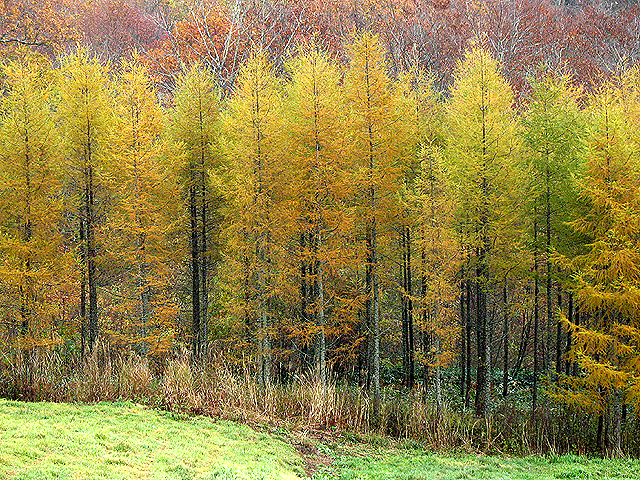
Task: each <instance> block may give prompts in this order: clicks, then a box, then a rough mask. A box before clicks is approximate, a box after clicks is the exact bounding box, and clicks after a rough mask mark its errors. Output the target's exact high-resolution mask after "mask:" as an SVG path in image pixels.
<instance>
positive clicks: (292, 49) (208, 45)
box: [0, 0, 640, 478]
mask: <svg viewBox="0 0 640 480" xmlns="http://www.w3.org/2000/svg"><path fill="white" fill-rule="evenodd" d="M0 54H1V55H2V64H1V73H0V81H1V84H2V87H1V88H2V95H1V98H0V252H1V254H0V396H2V397H4V398H8V399H13V400H29V401H57V402H87V403H95V402H100V401H114V400H123V399H125V400H132V401H136V402H140V403H143V404H148V405H152V406H160V407H162V408H164V409H168V410H171V411H175V412H179V413H190V414H199V415H208V416H212V417H215V418H226V419H230V420H240V421H244V422H248V423H252V422H257V423H260V422H261V423H267V424H271V425H276V426H282V425H285V426H291V425H295V426H296V428H299V427H304V428H308V429H312V430H318V431H336V430H338V431H344V430H350V431H355V432H357V433H358V434H363V435H364V434H367V435H371V434H380V435H387V436H391V437H394V438H404V439H411V440H415V441H420V442H424V444H426V445H429V446H430V447H432V448H435V449H446V448H453V447H456V448H463V449H467V450H472V451H484V452H499V453H513V454H524V453H548V452H552V453H578V454H580V453H599V454H602V455H606V456H609V457H621V456H637V455H639V454H640V438H638V436H637V432H638V428H640V66H638V65H637V62H638V60H640V9H639V8H638V7H637V6H636V4H635V3H633V2H631V3H629V4H626V3H619V2H616V3H611V4H609V3H606V2H605V3H586V4H577V3H576V4H574V3H572V2H552V1H549V0H483V1H474V2H472V1H466V0H459V1H451V2H449V1H447V0H428V1H420V0H387V1H382V2H380V1H378V2H374V1H368V0H314V1H309V2H294V1H289V0H179V1H169V0H164V1H162V0H156V1H152V0H146V1H143V0H96V1H84V0H47V1H29V0H9V1H5V2H3V3H2V4H1V5H0ZM216 478H217V477H216Z"/></svg>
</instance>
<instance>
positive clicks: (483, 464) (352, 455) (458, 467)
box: [314, 447, 640, 480]
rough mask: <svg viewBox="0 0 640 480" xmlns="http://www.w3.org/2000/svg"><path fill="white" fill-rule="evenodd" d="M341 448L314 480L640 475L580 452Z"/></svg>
mask: <svg viewBox="0 0 640 480" xmlns="http://www.w3.org/2000/svg"><path fill="white" fill-rule="evenodd" d="M368 450H369V451H363V450H362V449H359V448H358V447H356V448H355V449H352V450H350V451H349V450H347V451H341V452H340V451H338V453H335V454H333V456H334V458H335V460H334V463H333V465H331V467H328V468H326V469H325V470H324V471H320V472H317V473H316V475H315V476H314V480H320V479H339V480H356V479H357V480H373V479H376V480H377V479H385V480H463V479H469V480H485V479H486V480H541V479H593V480H613V479H616V480H621V479H633V480H639V479H640V462H639V461H637V460H616V461H612V460H604V459H595V458H586V457H577V456H561V457H522V458H508V457H489V456H473V455H459V456H445V455H435V454H428V453H425V452H424V451H420V450H399V449H386V450H383V449H378V450H373V451H372V450H370V449H368Z"/></svg>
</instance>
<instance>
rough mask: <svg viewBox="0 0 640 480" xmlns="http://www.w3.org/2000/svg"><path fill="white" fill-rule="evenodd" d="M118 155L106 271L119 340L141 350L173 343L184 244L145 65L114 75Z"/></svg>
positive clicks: (112, 167) (160, 349)
mask: <svg viewBox="0 0 640 480" xmlns="http://www.w3.org/2000/svg"><path fill="white" fill-rule="evenodd" d="M117 92H118V93H117V95H118V97H117V101H118V111H117V113H118V127H119V128H118V131H119V132H120V134H119V136H118V137H117V142H118V143H117V150H116V153H115V155H116V161H115V162H112V163H111V164H110V165H109V169H110V170H111V171H110V179H111V181H112V186H111V190H112V196H113V202H112V203H113V205H112V211H111V214H110V216H109V219H108V221H107V224H106V228H108V229H109V235H108V238H107V239H106V240H105V243H106V249H107V251H108V252H109V260H110V270H112V271H114V272H115V271H118V272H121V275H118V279H119V282H118V284H117V285H114V286H113V289H115V290H117V292H114V295H113V296H112V298H111V303H112V305H114V307H113V308H114V309H116V310H117V311H118V316H119V318H120V322H119V323H120V325H113V326H112V328H113V334H114V336H115V337H116V340H117V342H118V343H124V344H126V345H133V346H135V347H136V350H137V351H138V352H139V353H141V354H147V353H149V354H160V353H165V352H167V351H168V350H170V349H171V348H172V345H173V342H174V338H175V334H176V318H177V313H178V312H177V302H176V299H175V298H174V296H175V294H174V292H173V290H174V289H173V286H174V285H175V284H176V283H178V282H179V280H178V278H176V276H177V275H178V273H179V271H180V268H179V267H180V259H179V256H180V254H181V253H184V249H183V248H182V247H183V245H182V244H181V242H179V241H178V240H177V239H178V238H179V235H178V231H177V230H178V221H179V220H180V219H181V216H180V215H179V214H178V213H177V210H176V209H175V208H174V207H175V205H178V204H179V203H180V191H179V188H178V182H177V178H176V173H177V172H176V169H175V168H172V167H171V166H170V165H169V158H168V155H167V145H166V141H165V137H164V136H163V112H162V109H161V107H160V105H159V102H158V99H157V96H156V92H155V89H154V87H153V85H152V83H151V80H150V77H149V75H148V72H147V70H146V68H145V67H144V66H143V64H142V63H140V62H138V61H136V60H132V61H127V62H125V63H123V65H122V66H121V72H120V76H119V78H118V80H117Z"/></svg>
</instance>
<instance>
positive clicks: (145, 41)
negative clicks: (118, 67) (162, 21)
mask: <svg viewBox="0 0 640 480" xmlns="http://www.w3.org/2000/svg"><path fill="white" fill-rule="evenodd" d="M76 28H77V29H78V32H79V35H80V38H81V40H82V41H83V42H85V43H86V44H87V45H89V46H90V47H91V49H92V50H93V51H94V53H96V54H98V55H99V56H100V57H102V58H104V59H108V60H115V59H118V58H120V57H123V56H127V55H128V54H129V53H130V52H131V51H132V50H133V49H134V48H142V49H144V48H146V47H147V46H148V45H150V44H151V43H152V42H154V41H156V40H157V39H158V38H159V34H160V31H159V28H158V27H157V26H156V24H155V23H154V22H153V21H152V20H151V18H150V17H149V16H148V15H146V14H145V12H144V10H143V9H142V8H141V6H139V5H138V4H137V2H136V1H135V0H97V1H87V2H84V3H81V4H79V5H78V15H77V20H76Z"/></svg>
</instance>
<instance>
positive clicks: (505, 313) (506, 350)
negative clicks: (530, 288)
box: [502, 279, 509, 397]
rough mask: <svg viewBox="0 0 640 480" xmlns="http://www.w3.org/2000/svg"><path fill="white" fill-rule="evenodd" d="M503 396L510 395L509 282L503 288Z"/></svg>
mask: <svg viewBox="0 0 640 480" xmlns="http://www.w3.org/2000/svg"><path fill="white" fill-rule="evenodd" d="M502 309H503V313H502V396H503V397H506V396H507V395H508V394H509V304H508V302H507V280H506V279H505V282H504V286H503V287H502Z"/></svg>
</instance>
